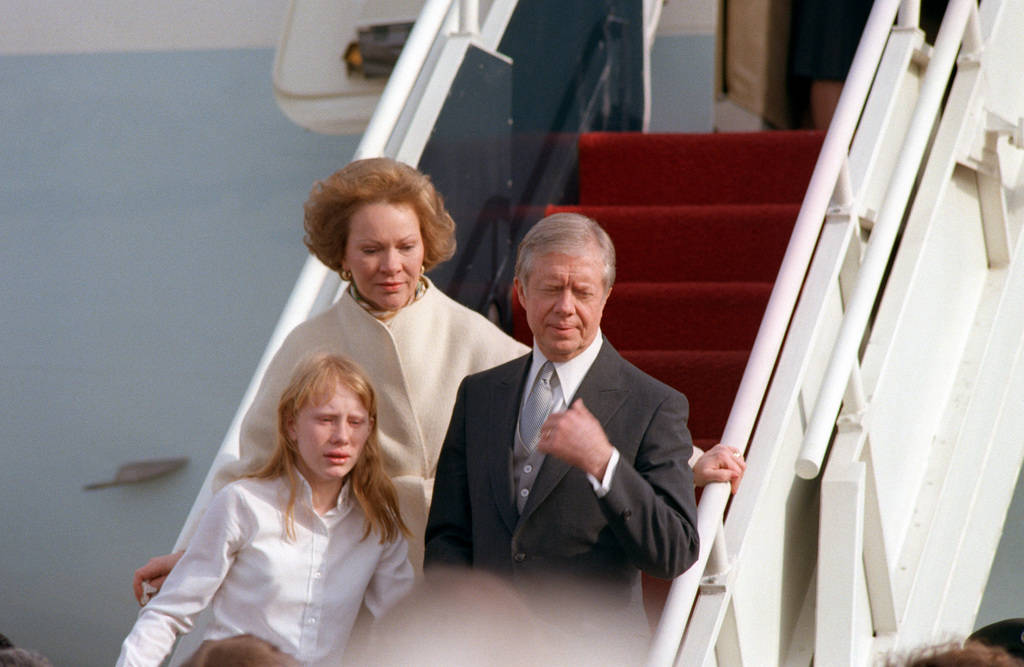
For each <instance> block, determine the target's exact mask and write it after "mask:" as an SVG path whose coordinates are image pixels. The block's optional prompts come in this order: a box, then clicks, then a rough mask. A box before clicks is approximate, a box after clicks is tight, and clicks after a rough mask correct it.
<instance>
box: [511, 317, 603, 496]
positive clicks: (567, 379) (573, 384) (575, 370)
mask: <svg viewBox="0 0 1024 667" xmlns="http://www.w3.org/2000/svg"><path fill="white" fill-rule="evenodd" d="M603 340H604V335H603V334H602V333H601V330H600V329H598V331H597V336H595V337H594V340H593V341H591V343H590V345H588V346H587V348H586V349H585V350H583V351H582V352H580V353H579V354H577V355H576V356H575V357H573V358H572V359H570V360H569V361H553V362H551V365H552V366H554V368H555V375H557V376H558V386H557V387H554V389H553V391H552V400H553V401H554V402H555V404H554V407H552V408H551V412H552V413H554V412H565V411H566V410H568V409H569V404H570V402H571V400H572V397H574V396H575V395H576V390H577V389H579V388H580V384H581V383H582V382H583V378H584V377H586V375H587V372H588V371H589V370H590V367H591V366H593V365H594V361H595V360H596V359H597V355H598V353H599V352H600V351H601V345H602V343H603ZM546 361H548V358H547V357H545V356H544V353H543V352H541V351H540V348H539V347H537V342H536V341H534V343H533V361H532V362H531V363H530V370H529V372H528V373H527V374H526V385H525V386H526V387H532V386H533V383H534V381H535V380H536V379H537V374H538V373H540V368H541V366H543V365H544V363H545V362H546ZM528 394H529V391H524V392H523V399H522V402H521V403H520V405H519V412H522V411H523V407H524V406H525V405H526V399H527V396H528ZM517 433H518V430H517ZM618 463H619V450H617V449H615V448H614V446H613V447H612V457H611V458H610V459H609V460H608V466H607V468H606V469H605V473H604V478H603V479H597V478H596V477H594V476H593V475H591V474H590V473H587V479H588V480H590V485H591V486H593V487H594V493H596V494H597V497H598V498H603V497H604V496H605V495H607V493H608V490H609V489H610V488H611V485H612V477H614V476H615V467H616V466H617V465H618ZM524 472H526V473H531V472H533V470H532V466H531V470H526V471H524Z"/></svg>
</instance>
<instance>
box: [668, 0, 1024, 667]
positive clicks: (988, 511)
mask: <svg viewBox="0 0 1024 667" xmlns="http://www.w3.org/2000/svg"><path fill="white" fill-rule="evenodd" d="M880 4H881V3H876V5H875V10H874V11H875V12H877V11H879V5H880ZM1008 4H1010V3H1004V2H1000V1H999V0H987V2H986V3H985V4H984V5H983V6H982V9H981V10H980V11H979V9H978V7H977V4H976V3H975V2H973V1H972V0H967V1H963V2H962V1H960V0H953V2H951V3H950V7H949V9H948V11H947V15H946V18H945V19H944V21H943V27H942V29H941V30H940V37H939V39H938V40H937V43H936V47H935V49H930V48H929V47H927V45H923V46H922V44H921V38H920V33H919V31H917V30H916V29H914V26H915V25H916V21H917V17H916V13H917V7H916V3H903V5H902V6H901V7H900V8H899V17H900V18H899V25H898V26H897V27H896V28H895V29H893V30H892V32H891V34H890V35H889V38H888V42H887V44H886V45H885V53H884V55H883V57H882V60H881V62H880V63H879V65H878V68H877V72H876V71H875V69H874V63H869V65H870V66H871V68H872V69H871V73H872V74H873V75H874V76H875V83H874V88H873V89H872V92H871V96H870V98H869V99H868V102H867V105H866V106H865V109H864V112H863V116H862V117H861V118H860V127H859V128H858V129H857V135H856V138H855V139H854V144H853V146H852V148H851V153H850V155H849V158H848V160H845V159H844V157H845V156H840V160H839V163H838V164H836V163H832V164H833V171H831V174H833V175H834V176H833V178H831V179H830V182H829V185H830V186H833V190H832V191H831V192H826V193H820V196H824V195H831V206H829V208H828V211H827V215H824V214H825V210H824V207H819V209H818V211H817V212H816V213H815V216H816V217H818V219H819V220H820V218H821V217H822V216H824V218H825V225H824V228H823V229H821V235H820V237H818V238H817V249H816V251H815V253H814V256H813V261H812V263H811V265H810V269H809V272H808V276H807V281H806V282H805V283H803V292H802V294H801V295H800V298H799V301H798V302H797V307H796V310H795V312H794V314H793V318H792V322H791V323H789V324H790V328H789V332H788V335H787V337H786V339H785V343H784V346H783V347H782V349H781V354H780V356H779V358H778V365H777V367H776V369H775V376H774V378H772V382H771V385H770V387H769V389H768V392H767V394H766V395H765V401H764V405H763V406H760V405H756V406H754V407H755V410H756V408H759V407H763V409H762V412H761V416H760V419H759V421H758V423H757V431H756V432H755V433H754V437H753V442H752V444H751V447H750V452H749V457H748V458H749V460H748V469H747V476H746V479H745V480H744V484H743V485H742V486H741V489H740V492H739V493H738V494H737V496H736V498H735V500H734V502H733V505H732V508H731V510H730V514H729V519H728V521H727V522H726V523H725V525H724V528H719V526H721V523H715V522H713V521H710V520H709V522H708V524H707V525H710V526H711V527H713V528H715V529H721V530H724V534H725V540H724V542H725V545H726V548H727V551H726V554H727V555H726V556H725V557H724V558H721V559H719V562H725V563H726V565H727V569H726V570H724V571H720V570H715V569H714V568H715V559H714V557H713V556H712V557H711V558H710V559H709V565H708V571H707V572H705V573H704V574H705V577H704V579H703V580H702V581H701V582H700V596H699V597H698V599H697V601H696V606H695V607H694V608H693V613H692V617H691V620H690V622H689V626H688V627H687V628H686V634H685V637H684V639H683V644H682V647H681V651H680V653H679V655H678V656H675V655H674V653H673V652H672V651H673V649H674V647H673V646H671V645H669V646H668V648H667V653H668V657H667V660H668V661H672V660H673V658H675V664H680V665H687V666H689V665H709V664H726V665H733V664H735V665H740V664H748V663H749V664H756V665H761V664H773V663H777V664H786V665H808V664H811V661H812V660H813V661H814V662H815V663H817V664H851V665H860V664H868V663H869V661H871V660H872V659H873V658H875V657H876V656H877V655H878V653H879V652H880V651H883V650H885V649H886V648H907V647H912V646H915V645H919V644H920V643H924V642H935V641H938V640H941V639H943V638H944V637H945V636H944V635H943V632H949V631H950V630H951V629H953V630H955V631H957V632H963V633H966V632H967V631H969V627H970V623H971V622H972V621H973V616H974V610H975V609H976V607H977V604H978V602H979V600H980V594H981V590H983V588H984V583H985V579H986V578H987V572H988V567H989V565H990V563H991V558H992V554H993V552H994V548H995V544H996V542H997V540H998V535H999V532H1000V526H1001V524H1002V521H1001V520H999V517H1000V516H1001V513H1003V512H1005V509H1006V507H1007V505H1008V503H1009V498H1010V495H1011V494H1012V491H1013V485H1014V478H1015V476H1016V474H1017V471H1018V470H1019V467H1020V464H1021V461H1022V460H1024V445H1022V443H1024V438H1022V437H1021V434H1022V433H1024V418H1021V417H1020V416H1018V415H1019V414H1020V411H1019V409H1016V410H1014V409H1013V408H1011V406H1015V405H1017V406H1019V404H1020V403H1021V402H1022V400H1024V394H1021V393H1020V392H1021V389H1022V386H1024V379H1022V378H1021V377H1020V376H1019V375H1018V374H1019V373H1021V372H1024V356H1022V352H1024V338H1022V334H1021V332H1022V331H1024V313H1022V312H1021V311H1022V309H1021V308H1020V303H1021V302H1022V299H1024V277H1022V275H1024V268H1021V266H1020V262H1019V261H1016V262H1015V261H1014V259H1015V258H1016V257H1017V256H1018V255H1017V252H1014V251H1013V246H1014V245H1015V244H1016V243H1019V242H1020V241H1019V239H1020V236H1021V235H1020V226H1021V222H1020V220H1019V219H1015V218H1012V217H1011V216H1009V215H1008V211H1007V206H1006V199H1005V196H1004V191H1005V187H1006V182H1005V179H1004V178H1003V176H1004V174H1003V161H1004V158H1005V155H1006V151H1007V150H1010V149H1008V148H1007V147H1008V146H1016V147H1019V146H1020V145H1021V138H1022V134H1024V133H1022V132H1021V131H1020V129H1021V128H1022V127H1024V121H1021V120H1019V116H1020V115H1021V113H1022V111H1024V95H1020V94H1018V95H1017V96H1016V97H1013V95H1012V94H1013V93H1014V92H1015V91H1009V92H1008V91H1006V90H1003V91H1000V93H1001V94H1000V95H998V96H994V97H990V98H987V99H986V94H987V93H988V92H989V89H990V88H991V87H992V86H993V82H996V83H995V86H997V87H998V86H999V85H1000V84H1001V81H1002V80H1003V78H1005V77H1006V76H1010V75H1011V74H1010V73H1011V72H1014V71H1016V70H1015V69H1014V68H1013V66H1012V65H1003V66H1002V67H1001V69H993V68H992V65H993V61H992V60H991V59H988V60H987V61H985V67H986V68H988V69H985V68H982V67H981V54H980V49H981V47H982V45H983V44H985V46H986V48H988V47H989V44H988V42H989V38H990V36H991V33H992V31H993V29H994V28H993V26H995V25H996V24H997V23H998V17H999V16H1000V14H1001V12H1002V8H1003V7H1004V6H1006V5H1008ZM1011 6H1013V7H1014V10H1013V12H1014V14H1015V19H1016V23H1015V24H1014V25H1011V26H1010V27H1008V28H1006V29H1004V30H1003V33H1002V40H996V43H995V46H996V47H1000V46H1001V45H1006V46H1003V48H1005V49H1009V46H1008V44H1009V43H1011V41H1012V40H1015V39H1016V37H1012V35H1015V34H1019V30H1020V28H1021V26H1022V25H1024V9H1022V8H1021V7H1020V6H1019V5H1011ZM892 9H893V11H895V7H893V8H892ZM887 10H888V8H887ZM872 16H873V17H874V13H873V14H872ZM887 20H888V21H891V20H892V14H888V17H887ZM870 25H871V24H870V23H869V28H868V30H867V31H866V33H869V32H870V31H871V27H870ZM961 35H963V42H962V46H961ZM864 39H865V41H868V40H869V35H868V34H866V35H865V38H864ZM1013 43H1015V41H1013ZM864 47H865V43H864V42H863V41H862V44H861V49H860V50H859V51H858V63H859V60H860V57H861V52H862V51H863V50H864ZM958 48H959V49H961V54H960V59H959V61H958V65H959V68H958V70H957V78H956V80H955V83H954V86H953V88H952V90H951V91H950V92H949V98H948V100H947V101H946V103H945V106H944V109H943V110H942V112H941V114H940V110H939V101H940V98H941V97H942V93H944V92H946V86H947V83H948V80H949V73H950V70H951V67H952V64H953V59H954V58H955V56H956V52H957V49H958ZM1006 55H1007V54H1005V53H1004V54H1003V57H1004V58H1005V57H1006ZM1010 60H1011V61H1012V63H1018V62H1019V57H1013V58H1012V59H1010ZM856 68H857V64H855V69H856ZM1018 68H1019V65H1018ZM921 71H923V72H924V75H923V77H922V76H921V74H920V72H921ZM986 72H987V73H988V77H986V76H985V74H986ZM1000 75H1001V76H1000ZM851 78H852V75H851ZM985 84H988V85H987V86H986V85H985ZM876 90H877V91H878V92H877V93H876ZM849 92H850V91H849V86H847V90H844V99H845V98H846V97H847V93H849ZM1010 98H1012V99H1010ZM840 105H841V107H842V105H843V101H841V102H840ZM842 112H843V109H842V108H841V109H840V110H839V111H837V115H836V119H835V120H834V122H833V126H832V127H831V128H830V132H829V137H830V138H831V136H832V135H833V133H834V132H835V131H836V125H837V123H840V124H841V123H842V122H843V120H844V119H843V118H842ZM859 112H860V110H859V108H857V109H856V110H855V111H854V113H857V114H859ZM939 119H941V124H939V125H938V128H939V129H938V132H937V134H936V135H935V136H933V134H932V130H933V128H934V127H935V126H936V122H937V121H938V120H939ZM851 132H852V128H851ZM828 143H829V140H828V139H826V147H825V149H824V150H823V151H822V156H821V158H820V160H819V163H818V167H817V168H816V170H815V175H817V174H818V171H819V169H821V168H822V165H823V163H825V162H828V161H829V160H830V159H831V158H829V157H828V155H827V153H828V150H829V146H828ZM844 148H845V146H844ZM894 148H896V149H897V150H894ZM926 148H927V149H928V151H927V155H928V162H927V163H925V162H924V161H923V159H922V158H923V157H924V156H925V155H926V150H925V149H926ZM1004 149H1006V150H1004ZM1018 165H1019V160H1018ZM906 171H909V175H908V173H906ZM915 181H916V184H915ZM1018 182H1019V181H1018ZM911 185H913V186H914V190H913V191H914V192H916V195H915V198H914V201H913V208H908V202H909V201H910V193H911V187H910V186H911ZM811 187H812V189H813V188H814V179H812V186H811ZM826 187H827V186H826ZM811 199H812V194H811V193H810V192H809V193H808V195H807V197H806V198H805V202H804V210H802V211H801V218H803V217H804V215H805V213H806V209H807V207H808V202H809V200H811ZM901 200H902V201H901ZM875 211H879V213H878V214H876V213H875ZM908 214H909V222H906V226H905V228H904V227H903V225H902V224H901V223H903V221H904V219H905V218H906V217H907V216H908ZM1018 215H1019V214H1018ZM890 218H894V219H895V221H896V222H895V225H896V226H895V228H894V229H892V230H887V229H886V227H887V226H889V225H893V224H894V223H893V222H892V221H891V219H890ZM797 224H798V226H799V225H800V220H799V219H798V223H797ZM868 230H870V233H869V231H868ZM897 232H898V233H899V234H902V240H901V242H900V243H899V251H898V253H897V254H896V255H895V259H894V260H890V256H892V254H893V248H894V247H895V245H894V241H895V239H896V237H897ZM862 237H866V238H867V239H868V241H867V244H866V245H864V246H863V247H862V240H863V239H862ZM887 237H889V238H887ZM873 244H877V245H876V246H875V247H877V248H881V249H879V250H871V246H872V245H873ZM878 254H884V255H885V261H884V262H882V266H881V268H882V269H883V273H885V272H886V271H888V272H889V273H887V274H886V275H887V278H886V279H887V280H888V283H887V286H886V288H885V291H884V292H883V291H881V290H880V286H881V284H882V274H881V273H880V274H873V271H875V270H876V268H877V267H874V268H873V265H875V264H877V263H878V260H877V259H872V260H870V261H869V257H870V256H872V255H878ZM862 258H863V261H862ZM788 261H789V254H788V253H787V259H786V260H785V261H784V262H788ZM890 262H894V263H892V264H890ZM785 270H786V268H785V266H784V268H783V271H784V272H785ZM872 283H873V284H872ZM862 290H864V291H866V292H868V293H869V294H868V296H859V295H858V294H859V292H860V291H862ZM773 296H774V295H773ZM794 298H795V297H794ZM859 299H868V300H869V301H870V307H869V309H868V313H867V315H868V316H870V317H864V325H863V326H862V327H861V328H860V329H859V332H858V334H859V335H853V336H851V334H849V333H845V334H844V333H842V330H843V328H844V327H849V326H851V325H850V324H848V322H850V321H852V318H851V315H850V312H851V309H856V308H860V307H861V306H855V305H854V304H855V303H856V302H857V301H858V300H859ZM1011 303H1016V306H1011V305H1010V304H1011ZM770 307H771V306H770ZM875 309H877V314H876V311H875ZM937 313H940V314H947V315H948V317H949V320H948V321H943V320H942V319H941V318H939V317H936V314H937ZM767 319H768V316H767V315H766V320H767ZM937 322H941V323H942V326H943V331H942V332H941V333H940V332H937V331H934V326H935V324H936V323H937ZM763 333H764V332H763V331H762V334H763ZM760 335H761V334H759V336H760ZM867 335H870V337H869V338H867V339H866V340H864V339H865V336H867ZM843 338H850V340H852V341H853V342H852V355H853V360H854V361H853V363H851V364H850V365H849V367H848V368H844V369H843V370H842V372H839V373H836V372H835V368H834V366H835V364H834V363H832V364H829V363H828V362H829V361H830V357H834V356H835V353H834V352H833V349H834V346H835V345H836V342H837V341H839V340H841V339H843ZM925 341H926V342H925ZM865 346H866V351H865V349H864V348H865ZM915 348H917V349H915ZM928 348H931V349H930V350H929V352H930V354H922V353H921V350H925V349H928ZM862 355H863V361H862V362H861V361H859V359H860V357H861V356H862ZM922 363H924V364H930V367H929V366H922V365H921V364H922ZM915 364H916V365H915ZM827 365H828V366H831V367H832V369H831V370H829V368H826V366H827ZM748 370H749V369H748ZM908 374H910V375H908ZM862 376H863V377H862ZM933 378H934V379H935V381H934V382H932V380H933ZM908 380H909V381H908ZM746 381H747V377H746V376H745V377H744V382H746ZM933 385H934V386H933ZM826 386H827V387H828V391H829V392H831V393H832V394H834V396H835V397H837V398H835V407H834V409H833V411H832V412H831V417H830V419H829V420H828V422H829V423H828V424H827V433H826V438H827V441H826V445H827V444H828V440H830V439H831V435H832V432H833V429H835V431H836V435H835V439H834V441H833V442H832V449H831V453H830V455H829V459H828V466H827V467H826V468H825V474H824V475H823V476H822V477H821V478H820V480H819V479H812V480H811V481H804V480H803V479H801V478H794V477H793V471H794V469H796V468H798V467H803V466H804V465H805V464H806V460H805V459H798V454H800V453H801V452H800V444H801V442H802V441H804V435H805V426H806V420H805V417H804V415H805V414H808V413H810V411H811V408H812V406H813V405H814V403H815V397H817V396H820V395H822V388H823V387H826ZM907 386H912V387H913V389H912V390H910V394H911V395H908V390H907ZM919 393H927V394H928V395H927V397H926V398H922V397H921V396H919V395H916V394H919ZM840 402H841V404H842V408H843V410H842V413H841V414H839V418H838V420H837V419H836V413H838V411H839V405H840ZM919 408H926V409H920V412H918V410H919ZM737 409H738V406H735V407H734V412H733V414H732V415H730V424H731V423H732V421H733V419H734V418H735V417H736V414H735V410H737ZM751 419H753V417H751ZM728 430H729V429H728V428H727V433H728ZM915 431H916V432H915ZM933 433H934V436H933V435H932V434H933ZM906 436H911V437H912V438H913V440H914V442H913V449H912V450H908V451H903V450H905V449H907V447H905V446H904V445H906V444H909V443H907V442H906V440H905V438H906ZM933 437H934V441H933V440H932V438H933ZM723 440H724V441H725V442H727V443H728V444H737V443H743V442H744V441H742V440H739V441H737V440H730V439H729V438H728V437H725V438H723ZM798 460H800V461H801V463H800V464H799V466H798V463H797V461H798ZM894 463H898V464H900V465H893V464H894ZM820 469H821V464H820V463H819V464H818V465H817V469H816V470H814V471H812V473H813V474H810V475H809V476H810V477H812V478H814V477H816V472H817V470H820ZM705 498H706V496H705ZM704 502H705V499H702V503H701V505H702V506H701V508H699V512H701V511H703V510H704V509H705V508H704V507H703V505H704ZM723 505H724V501H723ZM911 515H912V516H911ZM719 516H720V515H719ZM819 517H820V523H819ZM704 525H705V524H702V529H703V527H704ZM701 537H702V539H704V540H705V541H706V542H711V541H712V540H710V539H708V537H710V536H708V535H706V534H705V533H703V532H702V535H701ZM722 542H723V540H722V539H721V538H720V535H715V536H714V540H713V544H714V546H713V547H712V549H713V550H717V549H718V548H719V545H720V544H722ZM752 550H754V551H756V553H751V551H752ZM787 572H789V573H790V574H788V575H787V574H786V573H787ZM793 572H795V573H796V574H795V575H793V574H792V573H793ZM699 573H700V571H698V574H699ZM794 582H795V583H794ZM678 585H679V581H677V582H676V586H678ZM673 593H675V591H673ZM679 609H680V610H681V612H682V613H683V614H684V615H683V616H682V617H681V618H679V619H677V622H678V626H680V627H678V628H676V630H677V631H680V632H681V631H682V628H681V626H682V624H683V623H684V622H685V614H687V613H689V611H690V609H689V608H688V607H687V606H686V605H685V604H682V605H680V608H679ZM667 611H668V610H666V613H667ZM665 623H666V620H665V619H664V618H663V622H662V626H664V625H665ZM765 628H767V629H765ZM661 629H662V628H659V632H660V631H661ZM661 659H662V658H661V657H659V656H658V655H657V654H652V660H651V662H652V664H667V662H661V661H660V660H661Z"/></svg>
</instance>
